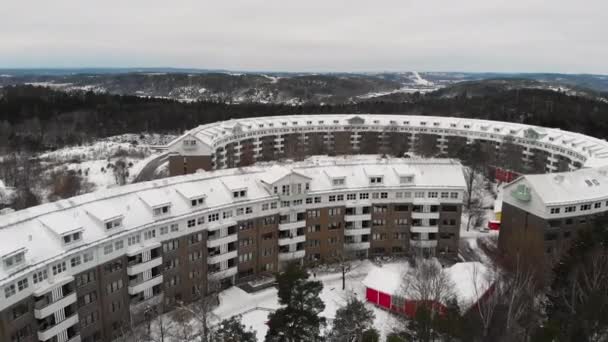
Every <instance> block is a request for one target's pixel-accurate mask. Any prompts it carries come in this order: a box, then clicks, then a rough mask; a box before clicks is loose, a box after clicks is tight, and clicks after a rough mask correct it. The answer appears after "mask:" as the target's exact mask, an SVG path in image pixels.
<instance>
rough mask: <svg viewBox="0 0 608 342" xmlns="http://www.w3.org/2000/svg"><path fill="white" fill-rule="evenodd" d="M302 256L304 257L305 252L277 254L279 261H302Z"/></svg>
mask: <svg viewBox="0 0 608 342" xmlns="http://www.w3.org/2000/svg"><path fill="white" fill-rule="evenodd" d="M304 255H306V252H305V251H304V250H299V251H293V252H286V253H279V261H287V260H294V259H302V258H303V257H304Z"/></svg>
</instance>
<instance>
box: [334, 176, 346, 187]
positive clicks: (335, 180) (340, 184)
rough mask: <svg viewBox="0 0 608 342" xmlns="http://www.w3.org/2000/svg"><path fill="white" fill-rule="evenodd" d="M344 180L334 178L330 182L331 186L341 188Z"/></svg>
mask: <svg viewBox="0 0 608 342" xmlns="http://www.w3.org/2000/svg"><path fill="white" fill-rule="evenodd" d="M345 182H346V180H345V178H334V179H333V180H332V184H333V186H343V185H344V184H345Z"/></svg>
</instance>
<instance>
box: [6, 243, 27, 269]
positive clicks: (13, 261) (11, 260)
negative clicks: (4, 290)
mask: <svg viewBox="0 0 608 342" xmlns="http://www.w3.org/2000/svg"><path fill="white" fill-rule="evenodd" d="M25 252H26V249H25V248H22V249H19V250H17V251H15V252H13V253H9V254H7V255H5V256H3V257H2V261H3V262H4V267H6V268H11V267H14V266H18V265H21V264H23V263H24V262H25Z"/></svg>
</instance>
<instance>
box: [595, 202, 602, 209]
mask: <svg viewBox="0 0 608 342" xmlns="http://www.w3.org/2000/svg"><path fill="white" fill-rule="evenodd" d="M601 207H602V202H596V203H595V204H594V205H593V208H594V209H599V208H601Z"/></svg>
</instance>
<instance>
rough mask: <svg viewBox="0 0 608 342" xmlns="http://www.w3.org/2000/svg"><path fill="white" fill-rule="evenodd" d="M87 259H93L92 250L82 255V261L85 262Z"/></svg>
mask: <svg viewBox="0 0 608 342" xmlns="http://www.w3.org/2000/svg"><path fill="white" fill-rule="evenodd" d="M89 261H93V252H86V253H84V254H83V255H82V262H83V263H85V264H86V263H87V262H89Z"/></svg>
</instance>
